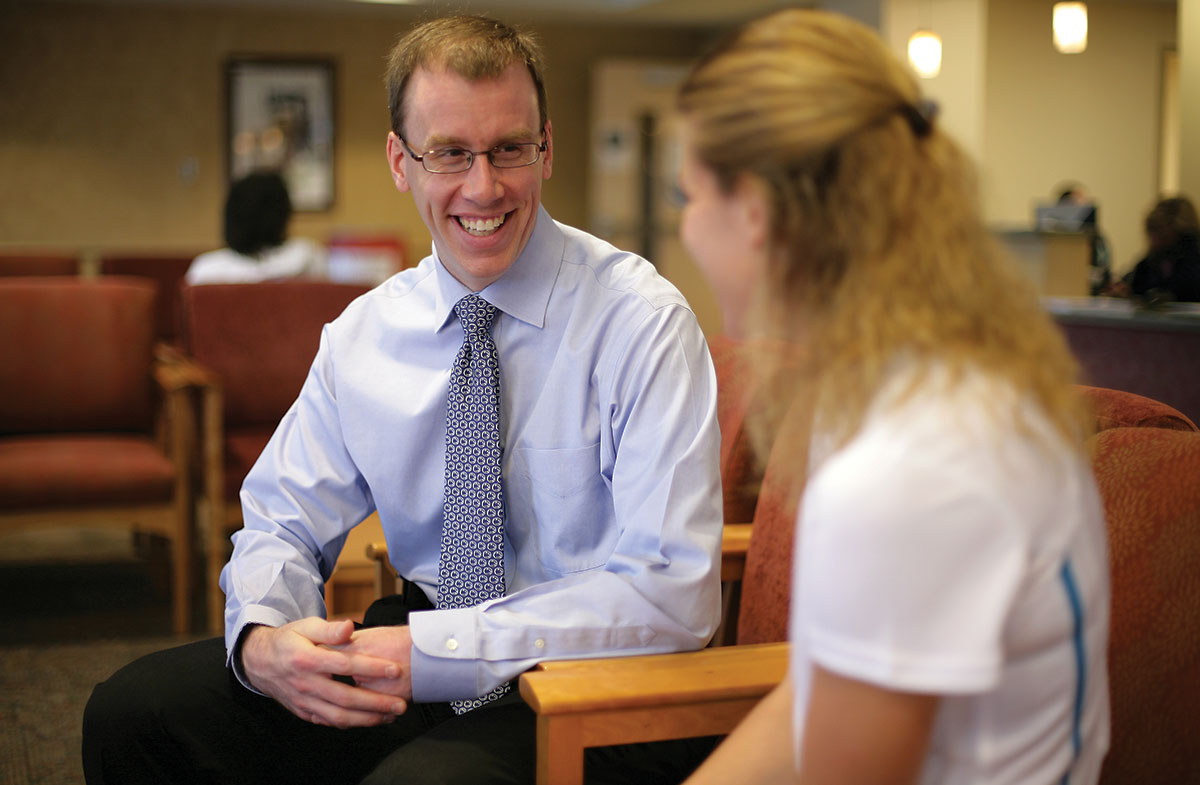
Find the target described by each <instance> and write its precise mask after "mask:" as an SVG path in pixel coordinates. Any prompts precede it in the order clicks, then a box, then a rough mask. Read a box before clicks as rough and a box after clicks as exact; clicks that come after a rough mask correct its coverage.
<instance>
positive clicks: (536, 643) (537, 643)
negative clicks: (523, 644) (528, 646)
mask: <svg viewBox="0 0 1200 785" xmlns="http://www.w3.org/2000/svg"><path fill="white" fill-rule="evenodd" d="M533 645H534V646H537V647H538V648H539V649H544V648H546V642H545V641H544V640H542V639H541V638H538V639H537V640H536V641H534V642H533Z"/></svg>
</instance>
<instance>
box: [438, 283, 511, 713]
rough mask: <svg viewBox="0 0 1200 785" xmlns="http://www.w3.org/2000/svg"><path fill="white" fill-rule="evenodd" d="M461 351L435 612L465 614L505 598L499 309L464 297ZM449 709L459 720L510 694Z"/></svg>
mask: <svg viewBox="0 0 1200 785" xmlns="http://www.w3.org/2000/svg"><path fill="white" fill-rule="evenodd" d="M454 312H455V313H456V314H458V320H459V322H461V323H462V327H463V344H462V348H461V349H459V350H458V356H457V357H455V358H454V368H453V370H451V372H450V394H449V399H448V401H447V404H446V496H445V501H444V502H443V504H442V512H443V515H444V518H445V522H444V523H443V524H442V552H441V558H440V559H439V561H438V607H440V608H469V607H473V606H475V605H479V604H480V603H482V602H486V601H487V600H491V599H495V598H496V597H501V596H503V595H504V489H503V487H502V485H501V483H500V363H499V361H498V360H497V359H496V344H494V343H493V342H492V336H491V333H490V330H491V327H492V321H493V320H494V319H495V318H496V307H495V306H494V305H492V304H491V303H489V302H487V301H486V300H484V299H482V298H480V297H479V296H478V295H474V294H469V295H467V296H466V297H464V298H462V299H461V300H459V301H458V303H457V304H456V305H455V306H454ZM508 687H509V685H508V684H507V683H505V684H501V685H500V686H499V687H497V688H496V689H495V690H493V691H492V692H489V693H488V694H486V695H484V696H483V697H481V698H474V699H471V700H461V701H452V702H451V705H452V706H453V707H454V711H455V712H456V713H458V714H462V713H464V712H467V711H470V710H471V709H476V708H479V707H480V706H482V705H484V704H485V703H488V702H490V701H493V700H495V699H496V698H499V697H500V696H501V695H503V694H504V693H506V692H507V691H508Z"/></svg>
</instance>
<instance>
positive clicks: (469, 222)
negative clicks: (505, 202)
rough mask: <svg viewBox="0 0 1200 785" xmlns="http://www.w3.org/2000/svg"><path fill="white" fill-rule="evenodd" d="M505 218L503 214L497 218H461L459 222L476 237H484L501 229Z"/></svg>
mask: <svg viewBox="0 0 1200 785" xmlns="http://www.w3.org/2000/svg"><path fill="white" fill-rule="evenodd" d="M504 218H505V216H503V215H500V216H497V217H495V218H459V219H458V222H459V224H461V225H462V228H464V229H466V230H467V231H468V232H469V233H471V234H473V235H475V236H476V237H483V236H484V235H488V234H491V233H492V232H494V231H496V230H497V229H499V228H500V224H502V223H504Z"/></svg>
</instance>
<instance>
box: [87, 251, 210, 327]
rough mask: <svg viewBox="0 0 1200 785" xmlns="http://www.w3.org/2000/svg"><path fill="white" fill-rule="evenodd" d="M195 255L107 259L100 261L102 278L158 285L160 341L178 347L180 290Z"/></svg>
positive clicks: (180, 310) (156, 323)
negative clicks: (128, 277) (131, 278)
mask: <svg viewBox="0 0 1200 785" xmlns="http://www.w3.org/2000/svg"><path fill="white" fill-rule="evenodd" d="M195 256H196V255H195V254H160V255H155V256H105V257H103V258H101V260H100V273H101V274H102V275H136V276H139V277H142V278H149V279H151V280H152V281H154V285H155V287H156V288H157V291H158V305H157V310H156V313H155V325H156V334H157V337H158V340H160V341H165V342H167V343H176V342H178V340H179V334H180V331H181V329H182V323H183V314H182V311H183V308H182V303H181V300H180V287H181V286H182V284H183V280H184V275H186V274H187V270H188V267H190V266H191V264H192V259H194V258H195Z"/></svg>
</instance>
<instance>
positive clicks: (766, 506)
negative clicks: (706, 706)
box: [737, 394, 812, 644]
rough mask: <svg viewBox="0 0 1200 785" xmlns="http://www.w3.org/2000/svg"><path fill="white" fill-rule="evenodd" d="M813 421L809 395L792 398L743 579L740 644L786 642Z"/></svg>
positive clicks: (774, 451)
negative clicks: (798, 517)
mask: <svg viewBox="0 0 1200 785" xmlns="http://www.w3.org/2000/svg"><path fill="white" fill-rule="evenodd" d="M811 417H812V402H811V398H810V396H808V395H804V394H800V395H798V396H796V397H795V399H794V400H793V402H792V404H791V406H790V407H789V408H788V410H787V413H786V414H785V415H784V417H783V421H782V423H781V424H780V427H779V432H778V435H777V436H776V437H775V442H774V444H773V445H772V447H771V453H770V455H769V456H768V457H767V465H766V470H765V472H764V474H763V481H762V488H761V490H760V491H759V495H758V506H757V507H756V508H755V511H754V528H753V530H752V534H751V535H750V547H749V549H748V550H747V552H746V571H745V574H744V575H743V576H742V594H741V603H740V608H739V611H738V630H737V642H738V643H739V644H746V643H774V642H777V641H785V640H787V637H788V605H789V598H790V597H791V584H792V543H793V541H794V535H795V530H796V513H797V511H798V508H799V504H800V496H801V493H802V491H803V482H804V477H805V475H806V473H807V466H808V445H809V433H810V426H811Z"/></svg>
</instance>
